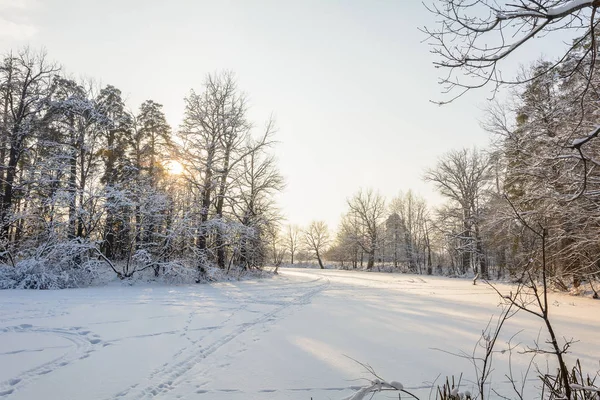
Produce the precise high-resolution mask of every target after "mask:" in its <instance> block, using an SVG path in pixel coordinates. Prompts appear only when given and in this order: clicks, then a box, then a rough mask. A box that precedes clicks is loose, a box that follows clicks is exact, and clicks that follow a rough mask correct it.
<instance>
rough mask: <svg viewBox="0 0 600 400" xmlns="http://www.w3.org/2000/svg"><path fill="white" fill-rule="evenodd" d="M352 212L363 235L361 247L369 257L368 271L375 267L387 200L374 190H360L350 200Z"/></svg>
mask: <svg viewBox="0 0 600 400" xmlns="http://www.w3.org/2000/svg"><path fill="white" fill-rule="evenodd" d="M348 206H349V207H350V211H351V212H353V213H354V214H355V215H356V218H357V219H356V221H357V223H358V224H359V226H360V228H361V231H362V235H361V237H360V239H359V240H358V243H359V245H360V246H361V248H362V249H363V250H364V252H365V253H367V255H368V261H367V269H372V268H373V266H374V265H375V252H376V251H377V248H378V233H379V228H380V224H381V223H382V222H383V218H384V216H385V211H386V208H385V199H384V198H383V197H382V196H381V195H380V194H379V193H375V192H374V191H373V190H372V189H368V190H366V191H364V190H360V191H359V192H358V193H357V194H356V195H354V197H352V198H350V199H349V200H348Z"/></svg>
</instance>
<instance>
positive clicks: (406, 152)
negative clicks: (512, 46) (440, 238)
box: [0, 0, 490, 228]
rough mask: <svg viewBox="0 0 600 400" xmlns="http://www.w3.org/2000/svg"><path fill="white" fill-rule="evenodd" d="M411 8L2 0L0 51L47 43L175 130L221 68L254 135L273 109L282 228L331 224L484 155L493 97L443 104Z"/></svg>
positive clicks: (75, 69)
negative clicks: (241, 100)
mask: <svg viewBox="0 0 600 400" xmlns="http://www.w3.org/2000/svg"><path fill="white" fill-rule="evenodd" d="M433 22H434V18H433V16H432V15H431V14H429V13H428V12H427V10H426V9H425V8H424V6H423V5H422V3H421V1H419V0H404V1H396V0H389V1H384V0H371V1H367V0H363V1H357V0H345V1H341V0H340V1H334V0H327V1H324V0H304V1H287V0H273V1H266V0H265V1H259V0H239V1H225V0H224V1H215V0H213V1H202V0H170V1H162V0H118V1H117V0H0V50H1V51H2V52H3V53H4V52H7V51H9V50H10V49H13V50H15V49H18V48H20V47H22V46H24V45H29V46H30V47H32V48H33V49H40V48H44V49H46V51H47V53H48V56H49V58H51V59H53V60H55V61H57V62H59V63H60V64H61V65H62V66H63V67H64V69H65V70H66V71H67V73H69V74H71V75H72V76H74V77H82V78H83V77H86V78H94V79H96V80H97V81H99V82H101V83H102V84H111V85H114V86H116V87H118V88H119V89H121V91H122V92H123V94H124V96H125V98H126V100H127V104H128V106H129V107H130V108H131V109H132V110H137V108H138V107H139V105H140V104H141V103H142V102H143V101H144V100H147V99H153V100H155V101H157V102H159V103H161V104H163V105H164V111H165V113H166V115H167V119H168V122H169V123H170V124H171V125H172V126H173V127H174V128H175V129H176V127H177V126H178V125H179V123H180V121H181V118H182V115H183V110H184V102H183V99H184V97H185V96H186V95H187V94H188V93H189V92H190V90H191V89H195V90H197V91H198V90H201V88H202V83H203V81H204V78H205V77H206V75H207V74H209V73H214V72H218V71H222V70H230V71H233V72H234V73H235V76H236V78H237V80H238V84H239V88H240V89H241V90H242V91H243V92H244V93H245V94H246V95H247V97H248V99H249V104H250V107H251V108H250V111H249V116H250V119H251V120H252V121H253V122H254V124H255V126H256V133H257V134H258V133H259V132H260V130H261V128H262V127H263V126H264V124H265V122H266V121H267V120H268V119H269V117H270V116H271V115H272V116H273V117H274V119H275V121H276V126H277V135H276V137H275V138H276V140H277V141H278V144H277V147H276V150H275V151H276V155H277V158H278V162H279V167H280V170H281V173H282V174H283V175H284V177H285V179H286V182H287V185H286V188H285V190H284V192H283V193H281V194H280V195H279V196H278V198H279V204H280V206H281V209H282V212H283V214H284V215H285V216H286V217H287V219H288V221H289V223H293V224H299V225H306V224H308V223H309V222H310V221H311V220H324V221H326V222H327V223H328V224H329V225H330V227H331V228H335V227H336V226H337V224H338V222H339V219H340V216H341V215H342V214H343V213H344V212H345V211H346V210H347V203H346V201H347V199H348V198H349V197H351V196H352V195H353V194H354V193H356V192H357V191H358V190H359V189H360V188H373V189H374V190H378V191H379V192H380V193H381V194H382V195H384V196H386V197H387V198H388V199H391V198H392V197H394V196H396V195H397V194H398V193H399V192H400V191H407V190H409V189H412V190H413V191H414V192H416V193H418V194H420V195H422V196H423V197H424V198H425V199H426V200H428V201H429V202H430V203H431V204H433V205H435V204H439V203H440V202H441V199H440V197H439V195H437V194H436V193H435V190H434V188H433V186H432V185H431V184H429V183H425V182H424V181H423V180H422V177H423V174H424V171H425V170H426V169H427V168H431V167H433V166H435V163H436V160H437V159H438V158H439V157H440V156H441V155H443V154H444V153H446V152H447V151H449V150H451V149H459V148H462V147H473V146H477V147H480V148H481V147H485V146H486V145H487V143H488V141H489V135H488V134H487V133H486V132H485V131H483V129H481V127H480V125H479V122H478V121H479V120H481V119H482V118H483V112H482V110H483V109H484V108H485V105H486V102H487V98H488V97H489V96H490V92H489V90H485V89H484V90H480V91H477V92H473V93H471V94H469V95H467V96H465V97H462V98H461V99H459V100H458V101H455V102H453V103H451V104H449V105H445V106H438V105H436V104H433V103H432V102H431V100H440V99H442V98H443V96H442V94H441V91H442V88H441V86H439V85H438V84H437V81H438V76H439V73H440V71H439V70H436V69H435V68H434V66H433V64H432V62H433V60H434V59H433V56H432V54H430V51H429V50H430V48H429V46H428V45H427V44H426V43H424V42H423V41H424V39H425V35H424V34H423V33H421V32H420V31H419V30H418V28H419V27H422V26H425V25H430V26H431V25H432V23H433Z"/></svg>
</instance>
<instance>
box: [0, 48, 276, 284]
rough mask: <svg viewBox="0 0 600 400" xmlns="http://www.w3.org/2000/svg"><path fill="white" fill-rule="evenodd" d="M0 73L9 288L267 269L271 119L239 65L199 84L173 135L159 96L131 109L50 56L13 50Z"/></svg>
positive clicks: (271, 222) (0, 242) (114, 92)
mask: <svg viewBox="0 0 600 400" xmlns="http://www.w3.org/2000/svg"><path fill="white" fill-rule="evenodd" d="M0 74H1V77H0V93H1V94H0V97H1V100H0V109H1V110H2V117H1V118H0V120H1V121H2V129H1V141H0V143H2V147H1V148H0V164H1V165H2V168H0V183H1V184H0V186H1V193H2V197H1V199H2V200H1V202H0V212H1V218H0V221H2V226H1V229H0V247H1V249H2V251H1V253H0V260H1V261H2V263H3V266H2V267H1V269H0V271H1V275H2V279H0V282H2V283H1V286H2V287H22V288H39V289H46V288H62V287H76V286H82V285H88V284H91V283H92V281H93V280H94V279H95V278H96V277H97V276H98V275H99V274H102V273H103V272H104V271H106V270H109V271H112V273H114V275H116V276H117V277H119V278H122V279H123V278H129V277H132V276H134V274H136V273H142V272H144V271H150V275H154V276H156V277H159V276H161V277H165V278H167V279H169V280H171V281H187V282H190V281H201V280H206V279H207V278H209V277H210V276H209V272H210V271H214V270H215V268H216V269H218V270H222V271H227V272H228V271H229V270H230V269H231V268H232V267H233V268H234V269H237V268H238V267H240V268H243V269H253V268H257V267H260V266H263V265H265V262H266V257H267V242H268V240H267V238H268V235H269V232H272V231H273V229H275V226H276V221H278V220H279V219H280V217H279V214H278V212H277V208H276V206H275V204H274V202H273V198H272V194H273V193H274V192H276V191H278V190H281V189H282V187H283V180H282V178H281V176H280V174H279V172H278V170H277V167H276V164H275V161H274V159H273V157H272V155H271V153H270V149H271V147H272V145H273V134H274V126H273V123H272V121H267V123H266V124H264V126H263V127H262V128H260V129H258V128H257V129H254V127H253V124H252V122H251V121H248V119H247V115H246V111H247V104H246V103H247V102H246V99H245V97H244V95H243V93H242V92H241V91H240V90H239V89H238V88H237V84H236V82H235V79H234V77H233V75H232V74H231V73H228V72H223V73H216V74H213V75H210V76H208V77H207V78H206V81H205V84H204V86H203V87H202V88H201V90H199V91H198V92H195V91H194V90H191V91H190V93H189V94H188V95H187V96H186V97H185V117H184V120H183V123H182V124H181V126H180V127H179V128H178V129H177V131H175V132H174V131H173V129H172V128H171V127H170V126H169V124H168V123H167V121H166V119H165V115H164V113H163V111H162V106H161V104H159V103H158V102H155V101H153V100H147V101H145V102H143V103H142V104H140V105H139V109H138V110H137V111H135V112H133V111H130V110H129V109H128V108H127V105H126V104H125V102H124V100H123V97H122V94H121V91H120V90H119V89H117V88H116V87H113V86H110V85H107V86H105V87H101V88H99V87H97V85H95V84H94V82H77V81H75V80H72V79H69V78H68V77H65V76H63V75H62V74H61V69H60V67H59V66H58V65H57V64H55V63H53V62H51V61H49V59H48V57H47V56H46V54H44V53H40V52H34V51H32V50H30V49H24V50H21V51H18V52H14V53H9V54H8V55H6V56H5V57H4V58H3V60H2V66H1V68H0ZM209 267H210V268H209ZM146 274H148V272H146Z"/></svg>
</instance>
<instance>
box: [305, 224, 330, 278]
mask: <svg viewBox="0 0 600 400" xmlns="http://www.w3.org/2000/svg"><path fill="white" fill-rule="evenodd" d="M329 243H330V236H329V229H328V228H327V224H325V222H323V221H313V222H311V223H310V225H308V227H307V228H306V230H305V231H304V244H305V246H306V248H307V250H308V251H310V252H311V253H312V254H313V256H314V257H315V258H316V259H317V262H318V263H319V267H321V269H325V266H324V265H323V259H322V256H323V254H324V253H325V251H326V250H327V247H328V246H329Z"/></svg>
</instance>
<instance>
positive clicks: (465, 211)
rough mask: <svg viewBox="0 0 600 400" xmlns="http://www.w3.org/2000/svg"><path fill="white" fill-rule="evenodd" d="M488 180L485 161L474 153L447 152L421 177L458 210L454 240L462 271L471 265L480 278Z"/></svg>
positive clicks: (483, 270) (483, 264)
mask: <svg viewBox="0 0 600 400" xmlns="http://www.w3.org/2000/svg"><path fill="white" fill-rule="evenodd" d="M489 178H490V164H489V159H488V157H487V156H486V155H485V154H484V153H483V152H481V151H479V150H477V149H473V150H469V149H462V150H458V151H456V150H454V151H450V152H449V153H447V154H445V155H444V156H443V157H442V158H441V159H440V160H439V161H438V164H437V165H436V167H435V168H433V169H430V170H428V171H427V172H426V174H425V180H427V181H430V182H433V183H434V184H435V186H436V188H437V189H438V190H439V191H440V193H441V194H442V195H443V196H444V197H446V198H448V199H449V200H451V201H452V202H453V203H454V204H455V205H456V206H457V207H458V209H457V210H456V212H459V213H460V215H461V218H460V219H461V223H462V230H461V231H460V232H458V237H459V238H460V242H461V254H462V268H463V271H464V270H466V269H467V268H468V267H469V266H470V265H472V266H473V269H474V270H475V272H479V273H481V274H482V275H483V276H486V275H487V264H486V259H485V255H484V252H483V241H482V238H481V232H480V223H481V217H482V216H481V212H482V203H483V195H484V191H485V189H486V187H487V185H488V183H489Z"/></svg>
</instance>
